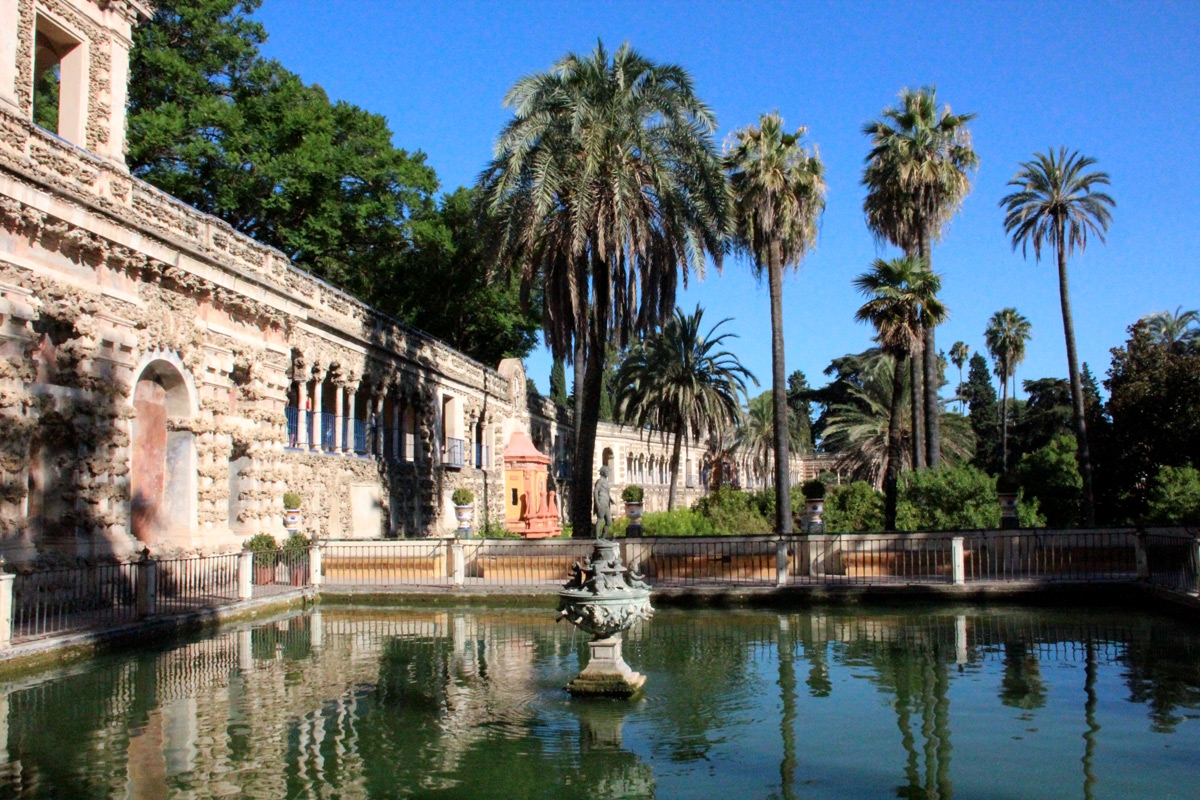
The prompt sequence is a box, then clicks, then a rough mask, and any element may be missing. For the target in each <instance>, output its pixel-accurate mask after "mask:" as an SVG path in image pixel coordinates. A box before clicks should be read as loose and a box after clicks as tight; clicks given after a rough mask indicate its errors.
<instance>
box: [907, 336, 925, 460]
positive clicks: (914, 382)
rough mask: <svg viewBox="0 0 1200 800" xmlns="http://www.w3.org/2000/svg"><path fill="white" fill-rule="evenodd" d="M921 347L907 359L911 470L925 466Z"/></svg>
mask: <svg viewBox="0 0 1200 800" xmlns="http://www.w3.org/2000/svg"><path fill="white" fill-rule="evenodd" d="M921 351H922V348H921V345H920V344H918V345H917V346H916V348H915V350H914V352H913V353H912V355H911V356H910V357H909V359H908V383H909V393H908V399H909V412H910V413H911V415H912V443H911V444H912V465H913V469H922V468H924V466H925V411H924V408H923V404H922V398H923V397H924V396H925V392H924V389H923V387H924V385H925V381H924V375H923V374H922V372H921V358H920V356H921Z"/></svg>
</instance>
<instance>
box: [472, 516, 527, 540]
mask: <svg viewBox="0 0 1200 800" xmlns="http://www.w3.org/2000/svg"><path fill="white" fill-rule="evenodd" d="M479 538H481V539H520V538H521V534H519V533H517V532H516V531H510V530H509V529H508V528H506V527H504V523H503V522H502V521H497V520H495V519H491V518H489V519H488V521H487V522H485V523H484V524H483V525H480V526H479Z"/></svg>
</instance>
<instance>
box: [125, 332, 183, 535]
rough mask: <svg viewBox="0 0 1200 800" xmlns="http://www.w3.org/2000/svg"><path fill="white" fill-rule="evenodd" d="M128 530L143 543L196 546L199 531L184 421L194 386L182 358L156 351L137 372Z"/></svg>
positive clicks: (149, 355) (149, 354) (145, 357)
mask: <svg viewBox="0 0 1200 800" xmlns="http://www.w3.org/2000/svg"><path fill="white" fill-rule="evenodd" d="M134 374H135V375H136V376H137V377H136V379H135V380H134V384H133V385H134V389H133V393H132V397H131V398H130V402H131V404H132V406H133V412H134V416H133V420H132V426H131V427H132V437H131V446H130V451H131V456H132V462H133V464H132V469H131V471H130V487H129V505H130V513H129V520H130V532H131V533H132V534H133V536H134V537H135V538H136V539H137V540H138V541H139V542H141V543H143V544H145V545H148V546H149V545H172V546H178V547H190V546H192V544H193V542H192V537H193V535H194V533H195V531H196V527H197V521H196V518H197V515H196V507H197V502H196V483H197V473H196V442H195V434H193V432H192V431H191V430H190V426H189V425H188V424H187V422H186V420H189V419H191V418H194V417H195V416H196V412H197V409H198V403H197V393H196V385H195V383H194V381H193V380H192V376H191V373H190V372H189V371H188V370H187V368H186V367H185V366H184V365H183V362H182V361H181V360H180V358H179V356H178V355H176V354H175V353H173V352H169V351H155V352H151V353H148V354H146V356H144V357H143V358H142V361H141V363H140V364H139V365H138V368H137V370H136V371H135V373H134Z"/></svg>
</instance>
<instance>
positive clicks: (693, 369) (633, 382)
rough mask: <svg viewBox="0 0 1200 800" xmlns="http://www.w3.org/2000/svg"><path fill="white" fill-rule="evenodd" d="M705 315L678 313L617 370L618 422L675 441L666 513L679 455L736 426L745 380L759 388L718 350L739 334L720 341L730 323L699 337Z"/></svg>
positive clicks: (671, 505) (676, 478)
mask: <svg viewBox="0 0 1200 800" xmlns="http://www.w3.org/2000/svg"><path fill="white" fill-rule="evenodd" d="M703 317H704V311H703V309H701V308H700V307H699V306H696V311H695V312H694V313H692V314H686V315H685V314H684V313H683V312H682V311H681V310H679V309H676V310H675V315H674V316H673V317H671V319H669V320H667V322H666V324H665V325H663V327H662V331H661V332H660V333H657V334H652V335H650V336H648V337H646V339H645V341H644V342H643V343H642V344H641V345H635V346H634V347H633V348H632V349H631V350H630V351H629V353H628V354H627V355H626V357H625V360H624V361H622V362H621V366H620V368H619V369H618V370H617V380H616V383H617V390H616V411H617V419H619V420H622V421H623V422H627V423H629V424H632V425H634V426H635V427H637V428H639V429H642V430H644V431H646V432H647V433H649V432H650V431H652V430H657V431H658V432H659V433H660V434H661V435H662V436H663V437H666V436H673V437H674V445H673V447H672V450H671V489H670V493H669V494H668V495H667V510H668V511H671V510H673V509H674V508H675V490H676V486H677V485H678V482H679V453H680V449H681V447H682V444H683V440H684V438H685V437H686V436H687V435H688V434H689V433H690V434H691V435H692V437H693V441H699V438H700V435H701V433H702V432H703V431H707V430H709V429H712V428H716V429H720V428H721V427H723V426H725V425H728V424H732V423H734V422H736V421H737V419H738V417H739V416H740V412H741V403H740V401H739V396H743V397H744V396H745V395H746V383H745V379H747V378H748V379H750V380H752V381H754V382H755V383H756V384H757V383H758V381H757V379H755V377H754V375H753V374H752V373H751V372H750V370H748V369H746V368H745V367H743V366H742V364H741V362H739V361H738V359H737V357H736V356H735V355H733V354H732V353H730V352H728V351H725V350H718V349H717V348H719V347H721V346H722V344H723V342H724V341H725V340H726V339H729V338H735V339H736V338H737V336H736V334H732V333H722V334H720V335H716V333H717V329H718V328H720V327H721V326H722V325H724V324H725V323H726V322H729V320H728V319H723V320H721V321H720V322H718V323H717V324H716V325H714V326H712V327H711V328H710V329H709V331H708V333H706V334H703V335H702V334H701V333H700V321H701V319H702V318H703Z"/></svg>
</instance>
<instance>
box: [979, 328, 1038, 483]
mask: <svg viewBox="0 0 1200 800" xmlns="http://www.w3.org/2000/svg"><path fill="white" fill-rule="evenodd" d="M1032 327H1033V326H1032V325H1030V324H1029V320H1027V319H1025V317H1023V316H1021V314H1019V313H1017V310H1016V309H1015V308H1003V309H1001V310H999V311H997V312H996V313H995V314H993V315H992V318H991V319H990V320H988V326H987V330H985V331H984V334H983V338H984V340H985V341H986V342H987V349H988V352H989V353H991V355H992V358H993V359H994V360H995V361H996V374H997V375H998V376H1000V465H1001V467H1002V468H1003V470H1004V471H1005V472H1008V379H1009V378H1012V377H1013V376H1015V375H1016V372H1017V364H1020V363H1021V362H1022V361H1024V360H1025V342H1027V341H1029V336H1030V331H1031V329H1032Z"/></svg>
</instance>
